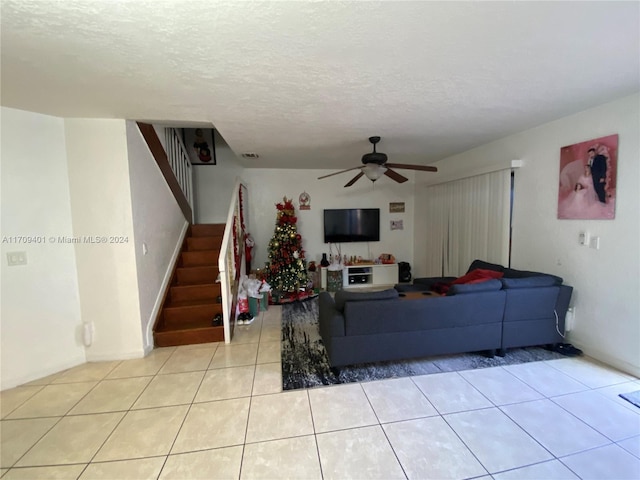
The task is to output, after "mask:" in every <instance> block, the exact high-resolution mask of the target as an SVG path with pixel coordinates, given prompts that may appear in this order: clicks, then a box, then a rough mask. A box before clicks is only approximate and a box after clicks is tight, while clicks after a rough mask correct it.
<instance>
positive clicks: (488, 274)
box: [451, 268, 503, 285]
mask: <svg viewBox="0 0 640 480" xmlns="http://www.w3.org/2000/svg"><path fill="white" fill-rule="evenodd" d="M502 275H503V273H502V272H496V271H495V270H485V269H483V268H476V269H474V270H471V271H470V272H469V273H467V274H466V275H463V276H461V277H459V278H456V279H455V280H454V281H453V282H451V284H452V285H459V284H468V283H480V282H486V281H487V280H492V279H494V278H501V277H502Z"/></svg>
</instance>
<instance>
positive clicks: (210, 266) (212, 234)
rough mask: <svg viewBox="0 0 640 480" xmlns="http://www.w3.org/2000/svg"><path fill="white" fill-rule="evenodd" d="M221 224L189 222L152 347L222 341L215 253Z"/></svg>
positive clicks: (219, 241)
mask: <svg viewBox="0 0 640 480" xmlns="http://www.w3.org/2000/svg"><path fill="white" fill-rule="evenodd" d="M223 234H224V224H201V225H191V226H190V227H189V231H188V232H187V236H186V238H185V241H184V244H183V246H182V251H181V252H180V256H179V258H178V261H177V262H176V266H175V270H174V272H173V277H172V279H171V283H170V287H169V288H168V291H167V293H166V296H165V299H164V304H163V307H162V310H161V312H160V314H159V316H158V318H157V320H156V324H155V327H154V329H153V338H154V342H155V346H156V347H170V346H175V345H190V344H194V343H208V342H222V341H224V327H223V326H222V324H220V326H213V319H214V317H215V316H216V314H220V315H221V316H222V303H221V302H220V283H216V278H217V277H218V273H219V272H218V256H219V255H220V246H221V243H222V236H223Z"/></svg>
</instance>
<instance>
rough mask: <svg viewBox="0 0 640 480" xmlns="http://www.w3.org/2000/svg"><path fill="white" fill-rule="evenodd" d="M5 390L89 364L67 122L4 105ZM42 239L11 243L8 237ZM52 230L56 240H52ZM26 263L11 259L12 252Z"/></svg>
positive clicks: (1, 259)
mask: <svg viewBox="0 0 640 480" xmlns="http://www.w3.org/2000/svg"><path fill="white" fill-rule="evenodd" d="M1 112H2V156H1V171H2V214H1V215H0V217H1V219H2V225H1V232H2V238H3V239H5V237H7V241H6V242H5V241H4V240H3V242H2V244H1V248H0V251H1V253H2V256H1V257H0V264H1V266H0V274H1V276H2V282H1V284H2V287H1V288H2V307H1V313H2V316H1V320H0V324H1V330H2V336H1V348H2V367H1V368H2V369H1V377H2V378H1V379H2V384H1V389H3V390H4V389H6V388H10V387H13V386H16V385H19V384H22V383H25V382H28V381H30V380H34V379H36V378H40V377H43V376H46V375H48V374H51V373H55V372H57V371H60V370H63V369H65V368H69V367H72V366H74V365H78V364H81V363H84V361H85V351H84V347H83V345H82V341H81V339H82V337H81V335H80V327H81V320H80V301H79V295H78V280H77V274H76V260H75V254H74V248H73V245H71V244H62V243H57V238H58V236H65V237H69V236H71V235H72V222H71V207H70V204H69V179H68V176H67V159H66V150H65V137H64V121H63V120H62V119H60V118H55V117H50V116H46V115H40V114H37V113H31V112H24V111H20V110H14V109H11V108H4V107H3V108H2V109H1ZM18 235H26V236H39V237H44V243H36V244H34V243H32V244H25V243H17V244H16V243H10V241H9V240H8V239H9V238H10V237H13V236H18ZM50 237H54V240H53V241H52V240H50ZM15 251H22V252H26V255H27V264H26V265H21V266H13V267H8V266H7V256H6V254H7V253H8V252H15Z"/></svg>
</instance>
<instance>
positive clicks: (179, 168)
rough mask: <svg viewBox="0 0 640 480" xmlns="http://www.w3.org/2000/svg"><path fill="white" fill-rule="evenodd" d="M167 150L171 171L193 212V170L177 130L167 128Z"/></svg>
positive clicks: (165, 130)
mask: <svg viewBox="0 0 640 480" xmlns="http://www.w3.org/2000/svg"><path fill="white" fill-rule="evenodd" d="M164 134H165V144H166V145H165V150H166V152H167V157H168V158H169V165H171V170H173V174H174V175H175V176H176V180H178V184H179V185H180V188H181V189H182V193H184V196H185V198H186V199H187V201H188V202H189V206H190V207H191V209H192V210H193V169H192V168H191V162H190V161H189V154H188V153H187V147H186V146H185V144H184V142H183V141H182V138H181V137H180V133H179V132H178V130H177V129H175V128H165V129H164Z"/></svg>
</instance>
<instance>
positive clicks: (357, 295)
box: [334, 288, 398, 312]
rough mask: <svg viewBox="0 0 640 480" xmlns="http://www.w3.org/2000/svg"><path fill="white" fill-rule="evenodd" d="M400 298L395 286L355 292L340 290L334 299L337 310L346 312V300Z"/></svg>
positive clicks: (361, 300)
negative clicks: (376, 290)
mask: <svg viewBox="0 0 640 480" xmlns="http://www.w3.org/2000/svg"><path fill="white" fill-rule="evenodd" d="M394 298H398V291H397V290H396V289H394V288H390V289H388V290H382V291H380V292H353V291H349V290H338V291H337V292H336V296H335V297H334V300H335V302H336V310H338V311H339V312H344V304H345V302H366V301H368V300H392V299H394Z"/></svg>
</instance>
